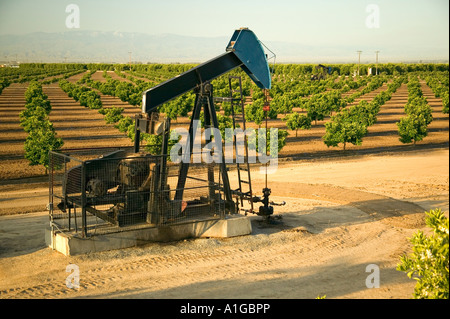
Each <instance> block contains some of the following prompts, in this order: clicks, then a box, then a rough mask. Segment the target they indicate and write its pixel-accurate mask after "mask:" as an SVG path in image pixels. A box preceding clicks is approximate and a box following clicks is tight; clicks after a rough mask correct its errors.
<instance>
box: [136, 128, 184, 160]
mask: <svg viewBox="0 0 450 319" xmlns="http://www.w3.org/2000/svg"><path fill="white" fill-rule="evenodd" d="M171 135H172V132H170V133H169V136H171ZM162 138H163V137H162V135H155V134H145V135H144V140H145V142H146V145H145V147H144V148H145V150H146V151H147V152H149V153H150V154H152V155H161V151H162ZM180 139H181V136H179V138H178V140H172V139H170V138H169V139H168V145H167V154H168V159H169V160H170V155H169V154H170V150H171V149H172V147H173V146H174V145H175V144H176V143H178V141H179V140H180Z"/></svg>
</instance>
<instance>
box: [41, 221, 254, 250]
mask: <svg viewBox="0 0 450 319" xmlns="http://www.w3.org/2000/svg"><path fill="white" fill-rule="evenodd" d="M251 232H252V225H251V222H250V219H249V217H244V216H242V215H237V216H232V215H231V216H227V217H226V218H225V219H220V220H206V221H194V222H190V223H185V224H178V225H167V226H160V227H154V228H143V229H135V230H128V231H122V232H117V233H110V234H103V235H95V236H91V237H88V238H80V237H78V236H72V235H68V234H65V233H61V232H57V231H55V232H52V231H51V230H50V229H46V231H45V242H46V244H47V245H48V246H49V247H51V248H52V249H55V250H57V251H59V252H61V253H63V254H64V255H66V256H73V255H78V254H86V253H91V252H98V251H105V250H113V249H120V248H127V247H134V246H138V245H142V244H145V243H148V242H165V241H175V240H180V239H186V238H200V237H216V238H225V237H234V236H241V235H248V234H251Z"/></svg>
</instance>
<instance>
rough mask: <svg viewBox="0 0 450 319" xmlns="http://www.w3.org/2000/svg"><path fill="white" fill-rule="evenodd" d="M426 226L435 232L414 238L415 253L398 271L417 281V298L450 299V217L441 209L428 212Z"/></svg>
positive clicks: (417, 235)
mask: <svg viewBox="0 0 450 319" xmlns="http://www.w3.org/2000/svg"><path fill="white" fill-rule="evenodd" d="M426 215H427V218H426V224H427V226H428V227H430V228H431V229H432V231H433V233H432V234H431V235H430V236H426V235H425V234H424V232H422V231H418V232H417V233H416V234H414V235H413V237H412V238H411V239H410V241H411V243H412V244H413V248H412V250H413V252H412V254H410V255H409V256H402V257H401V258H400V263H399V264H398V265H397V270H399V271H403V272H405V273H406V274H407V276H408V277H409V278H412V279H414V280H417V284H416V287H415V288H414V294H413V297H414V298H415V299H448V298H449V258H448V257H449V250H448V218H447V217H445V216H444V214H443V213H442V211H441V210H440V209H436V210H431V211H430V212H427V213H426Z"/></svg>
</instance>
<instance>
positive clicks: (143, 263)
mask: <svg viewBox="0 0 450 319" xmlns="http://www.w3.org/2000/svg"><path fill="white" fill-rule="evenodd" d="M448 161H449V151H448V149H444V150H435V151H427V152H415V153H409V154H397V155H367V156H363V157H361V158H357V159H345V158H342V159H338V160H336V159H328V160H322V161H316V162H296V163H286V164H284V165H280V166H279V168H278V170H277V172H276V174H274V175H270V176H269V183H270V184H269V186H270V187H271V188H272V195H273V196H272V199H273V200H274V201H277V202H280V201H286V203H287V204H286V205H285V206H280V207H276V208H275V209H276V214H277V215H279V216H282V219H281V224H278V225H272V226H267V225H264V224H263V223H261V222H260V218H259V217H257V216H252V217H250V218H251V219H252V227H253V233H252V234H251V235H248V236H241V237H235V238H228V239H215V238H209V239H191V240H185V241H181V242H172V243H149V244H147V245H145V246H141V247H135V248H129V249H123V250H115V251H109V252H101V253H93V254H89V255H82V256H72V257H65V256H63V255H62V254H60V253H58V252H56V251H52V250H51V249H50V248H47V247H45V244H44V228H45V226H46V225H47V223H48V216H47V213H46V212H38V213H31V214H26V215H10V216H0V277H1V281H0V298H288V299H290V298H294V299H297V298H298V299H300V298H302V299H303V298H316V297H317V296H319V295H320V296H323V295H326V296H327V298H410V297H411V296H412V292H413V288H414V285H415V282H414V281H413V280H410V279H408V278H407V276H406V275H405V274H404V273H401V272H399V271H397V270H395V267H396V265H397V263H398V262H399V256H401V255H402V254H405V253H408V252H409V251H410V244H409V242H408V239H407V238H408V237H410V236H411V235H412V234H413V233H414V232H415V231H416V230H417V229H424V222H423V218H424V211H425V210H429V209H431V208H435V207H440V208H442V209H443V210H445V211H446V212H447V216H448V185H449V183H448V178H449V169H448ZM231 175H233V174H232V173H231ZM253 180H254V189H255V190H256V191H259V190H260V189H261V187H262V186H263V184H264V178H263V175H260V174H258V173H257V172H256V171H255V172H254V174H253ZM31 201H32V199H30V202H31ZM69 264H76V265H77V266H79V270H80V288H78V289H74V288H68V287H67V286H66V284H65V280H66V277H67V276H68V273H67V272H66V267H67V265H69ZM369 264H376V265H377V266H378V267H379V268H380V287H379V288H372V289H369V288H367V287H366V284H365V282H366V278H367V276H368V275H369V274H370V273H368V272H366V267H367V266H368V265H369Z"/></svg>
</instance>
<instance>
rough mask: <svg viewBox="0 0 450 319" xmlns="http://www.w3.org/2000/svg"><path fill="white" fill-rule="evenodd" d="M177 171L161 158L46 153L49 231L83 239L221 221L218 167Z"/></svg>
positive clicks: (121, 152) (127, 153)
mask: <svg viewBox="0 0 450 319" xmlns="http://www.w3.org/2000/svg"><path fill="white" fill-rule="evenodd" d="M179 170H180V165H179V164H175V163H172V162H170V160H169V161H168V160H167V158H166V156H162V155H161V156H153V155H149V154H145V153H138V154H136V153H132V152H131V151H130V150H127V149H119V150H112V151H110V152H105V154H103V155H101V156H98V154H97V155H95V154H93V152H92V150H86V151H84V150H77V151H73V152H69V151H65V152H64V153H60V152H53V151H51V152H50V161H49V214H50V221H51V225H52V227H53V228H54V229H56V230H57V231H61V232H66V233H70V234H72V235H76V236H81V237H87V236H93V235H96V234H106V233H113V232H120V231H127V230H132V229H139V228H146V227H161V226H163V225H171V224H177V223H185V222H192V221H198V220H209V219H221V218H225V214H226V212H227V209H226V205H225V203H224V194H223V185H222V181H221V173H220V166H218V165H214V164H205V163H200V164H190V166H189V173H188V174H187V175H186V176H185V178H183V179H182V180H181V178H180V174H179Z"/></svg>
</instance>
